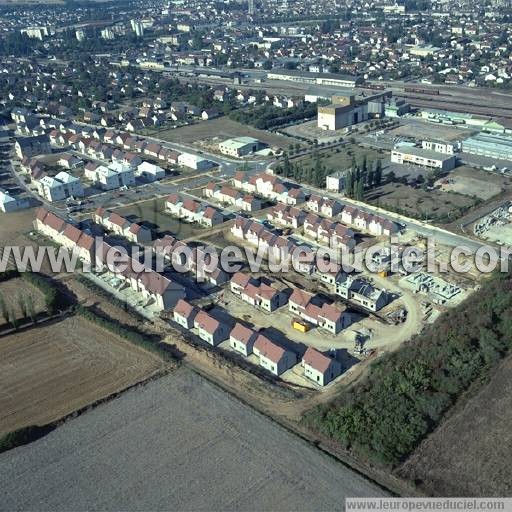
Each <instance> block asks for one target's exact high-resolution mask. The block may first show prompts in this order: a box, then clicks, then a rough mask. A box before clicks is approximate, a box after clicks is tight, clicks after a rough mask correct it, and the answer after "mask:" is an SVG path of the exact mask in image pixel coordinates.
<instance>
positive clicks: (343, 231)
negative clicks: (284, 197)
mask: <svg viewBox="0 0 512 512" xmlns="http://www.w3.org/2000/svg"><path fill="white" fill-rule="evenodd" d="M267 219H268V220H269V221H270V222H272V223H273V224H276V225H279V226H284V227H287V228H293V229H299V228H303V230H304V235H306V236H308V237H310V238H312V239H313V240H316V241H317V242H318V243H319V244H320V245H326V246H327V247H331V248H333V249H346V250H349V251H351V250H353V249H354V247H355V245H356V240H355V233H354V232H353V231H352V230H351V229H350V228H348V227H347V226H345V225H343V224H341V223H340V222H334V221H332V220H329V219H325V218H322V217H320V216H319V215H316V214H315V213H307V212H306V211H304V210H302V209H301V208H297V207H295V206H286V205H284V204H277V205H275V206H274V207H273V208H272V209H271V210H270V211H269V212H268V213H267Z"/></svg>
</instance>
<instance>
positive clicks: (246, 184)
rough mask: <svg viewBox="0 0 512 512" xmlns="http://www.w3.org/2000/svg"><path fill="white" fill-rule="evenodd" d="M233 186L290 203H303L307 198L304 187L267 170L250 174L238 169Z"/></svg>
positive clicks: (273, 199)
mask: <svg viewBox="0 0 512 512" xmlns="http://www.w3.org/2000/svg"><path fill="white" fill-rule="evenodd" d="M233 186H234V187H235V188H238V189H240V190H244V191H245V192H248V193H249V194H257V195H259V196H261V197H264V198H266V199H270V200H272V201H277V202H280V203H284V204H289V205H297V204H300V203H303V202H304V201H305V199H306V195H305V193H304V191H303V190H302V187H300V186H298V185H294V184H292V183H288V182H284V181H283V180H281V179H280V178H279V177H278V176H275V175H273V174H268V173H266V172H262V173H260V174H256V175H254V176H248V175H247V173H245V172H244V171H237V172H236V173H235V175H234V177H233Z"/></svg>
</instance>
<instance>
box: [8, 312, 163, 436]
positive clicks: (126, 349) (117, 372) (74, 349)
mask: <svg viewBox="0 0 512 512" xmlns="http://www.w3.org/2000/svg"><path fill="white" fill-rule="evenodd" d="M162 368H163V363H162V361H161V360H160V358H158V356H156V355H153V354H150V353H148V352H146V351H144V350H143V349H140V348H138V347H136V346H134V345H132V344H131V343H129V342H128V341H124V340H122V339H120V338H117V337H116V336H114V335H113V334H112V333H110V332H107V331H104V330H103V329H101V328H99V327H96V326H95V325H93V324H91V323H90V322H88V321H86V320H84V319H82V318H80V317H69V318H66V319H64V320H61V321H58V322H53V323H51V324H50V323H49V324H46V325H45V326H41V327H36V328H34V329H27V330H25V331H21V332H19V333H16V334H11V335H9V336H5V337H3V338H2V343H1V344H0V389H1V393H0V433H3V434H5V433H7V432H11V431H13V430H15V429H18V428H21V427H24V426H28V425H44V424H46V423H49V422H52V421H55V420H57V419H59V418H62V417H64V416H66V415H67V414H69V413H71V412H73V411H75V410H77V409H80V408H82V407H84V406H86V405H88V404H90V403H92V402H95V401H96V400H99V399H101V398H105V397H107V396H109V395H110V394H112V393H115V392H117V391H120V390H122V389H125V388H126V387H128V386H130V385H132V384H134V383H136V382H139V381H141V380H143V379H145V378H147V377H149V376H150V375H152V374H155V373H156V372H158V371H159V370H161V369H162Z"/></svg>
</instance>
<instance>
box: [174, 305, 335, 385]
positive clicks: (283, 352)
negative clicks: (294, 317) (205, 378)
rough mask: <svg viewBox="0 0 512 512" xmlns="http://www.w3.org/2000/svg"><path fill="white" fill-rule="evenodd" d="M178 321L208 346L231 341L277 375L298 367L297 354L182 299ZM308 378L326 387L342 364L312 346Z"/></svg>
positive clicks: (306, 355) (306, 363)
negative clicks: (231, 324) (193, 331)
mask: <svg viewBox="0 0 512 512" xmlns="http://www.w3.org/2000/svg"><path fill="white" fill-rule="evenodd" d="M173 319H174V321H175V322H176V323H177V324H179V325H181V326H182V327H183V328H184V329H186V330H189V331H191V330H192V329H194V330H195V332H196V334H197V336H199V338H201V339H202V340H203V341H205V342H206V343H208V344H210V345H212V346H217V345H219V344H220V343H222V342H223V341H226V340H228V339H229V346H230V347H231V348H232V349H233V350H235V351H236V352H238V353H239V354H241V355H243V356H244V357H249V356H250V355H252V354H253V355H254V356H256V358H257V359H258V363H259V365H260V366H261V367H262V368H264V369H265V370H267V371H269V372H271V373H272V374H273V375H276V376H279V375H282V374H283V373H284V372H286V371H287V370H289V369H291V368H293V367H294V366H295V365H296V364H297V354H296V353H295V352H294V351H292V350H289V349H287V348H285V347H282V346H281V345H279V344H277V343H275V342H274V341H272V340H271V339H269V338H268V337H267V336H265V335H264V334H262V333H260V332H257V331H255V330H254V329H251V328H250V327H247V326H245V325H243V324H242V323H240V322H236V323H235V325H234V327H233V328H231V326H230V325H228V324H227V323H225V322H223V321H221V320H218V319H217V318H215V317H214V316H213V315H212V314H211V313H209V312H207V311H204V310H203V309H202V308H200V307H198V306H194V305H192V304H190V303H189V302H187V301H186V300H179V301H178V303H177V304H176V307H175V308H174V311H173ZM301 365H302V367H303V368H304V376H305V377H307V378H308V379H310V380H312V381H313V382H315V383H317V384H318V385H320V386H325V385H327V384H329V382H331V381H333V380H334V379H335V378H336V377H337V376H338V375H340V374H341V371H342V368H341V365H340V363H339V362H338V361H336V360H335V359H333V358H331V357H328V356H326V355H325V354H322V353H321V352H319V351H318V350H316V349H314V348H312V347H309V348H308V349H307V350H306V352H305V353H304V356H303V357H302V361H301Z"/></svg>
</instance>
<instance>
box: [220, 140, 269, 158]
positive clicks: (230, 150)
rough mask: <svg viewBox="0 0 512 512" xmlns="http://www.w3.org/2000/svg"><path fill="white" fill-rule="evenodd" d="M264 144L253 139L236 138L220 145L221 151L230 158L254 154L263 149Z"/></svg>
mask: <svg viewBox="0 0 512 512" xmlns="http://www.w3.org/2000/svg"><path fill="white" fill-rule="evenodd" d="M261 146H262V144H261V143H260V141H259V140H258V139H254V138H253V137H235V138H234V139H228V140H225V141H224V142H221V143H220V144H219V151H220V152H221V153H222V154H223V155H228V156H244V155H249V154H251V153H254V152H255V151H258V150H259V149H260V148H261Z"/></svg>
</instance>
